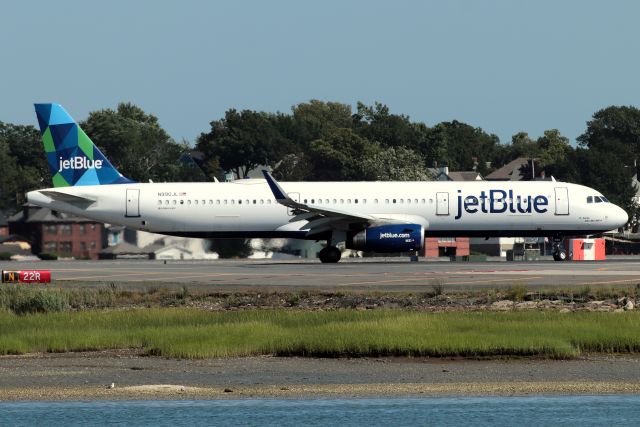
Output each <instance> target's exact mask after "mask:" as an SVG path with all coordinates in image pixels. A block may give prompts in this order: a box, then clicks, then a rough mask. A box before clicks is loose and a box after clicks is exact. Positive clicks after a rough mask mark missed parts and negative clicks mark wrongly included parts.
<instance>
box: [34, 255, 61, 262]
mask: <svg viewBox="0 0 640 427" xmlns="http://www.w3.org/2000/svg"><path fill="white" fill-rule="evenodd" d="M38 258H40V259H41V260H43V261H56V260H57V259H58V255H57V254H48V253H41V254H38Z"/></svg>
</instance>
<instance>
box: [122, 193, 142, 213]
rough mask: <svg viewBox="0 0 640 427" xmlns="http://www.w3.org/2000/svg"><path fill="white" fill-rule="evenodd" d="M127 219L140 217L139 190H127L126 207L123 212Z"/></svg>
mask: <svg viewBox="0 0 640 427" xmlns="http://www.w3.org/2000/svg"><path fill="white" fill-rule="evenodd" d="M125 216H127V217H138V216H140V190H137V189H131V188H129V189H127V207H126V211H125Z"/></svg>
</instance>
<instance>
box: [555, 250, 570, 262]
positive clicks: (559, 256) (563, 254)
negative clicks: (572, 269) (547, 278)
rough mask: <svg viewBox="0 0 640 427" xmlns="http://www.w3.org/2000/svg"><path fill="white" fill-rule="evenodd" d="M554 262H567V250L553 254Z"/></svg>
mask: <svg viewBox="0 0 640 427" xmlns="http://www.w3.org/2000/svg"><path fill="white" fill-rule="evenodd" d="M553 260H554V261H566V260H567V252H566V251H565V250H562V249H559V250H557V251H556V252H554V253H553Z"/></svg>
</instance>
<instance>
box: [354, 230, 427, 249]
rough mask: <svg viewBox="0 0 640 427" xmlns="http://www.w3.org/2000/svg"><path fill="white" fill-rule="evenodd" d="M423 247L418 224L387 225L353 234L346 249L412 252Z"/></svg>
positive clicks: (421, 231)
mask: <svg viewBox="0 0 640 427" xmlns="http://www.w3.org/2000/svg"><path fill="white" fill-rule="evenodd" d="M423 246H424V228H423V227H422V226H421V225H419V224H387V225H379V226H374V227H369V228H367V229H365V230H362V231H360V232H358V233H357V234H355V235H354V236H353V237H352V238H351V239H350V241H349V242H347V247H348V248H349V249H356V250H359V251H365V252H382V253H391V252H412V251H418V250H420V249H422V247H423Z"/></svg>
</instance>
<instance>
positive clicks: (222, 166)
mask: <svg viewBox="0 0 640 427" xmlns="http://www.w3.org/2000/svg"><path fill="white" fill-rule="evenodd" d="M278 116H279V115H275V114H268V113H264V112H258V111H251V110H243V111H241V112H238V111H236V110H234V109H231V110H228V111H227V112H226V113H225V117H224V119H221V120H215V121H212V122H211V131H210V132H209V133H202V134H200V137H199V138H198V142H197V144H196V149H197V150H199V151H201V152H202V153H203V154H204V156H205V159H206V160H205V163H204V169H205V172H206V173H207V174H208V175H209V176H210V177H213V176H216V175H217V174H219V173H220V171H233V172H235V174H236V176H237V177H238V178H244V177H246V176H247V174H248V173H249V171H251V170H252V169H254V168H255V167H256V166H258V165H270V166H273V165H275V163H276V162H277V161H278V160H280V158H281V157H282V156H283V155H284V154H285V153H287V152H288V151H290V150H291V147H292V144H291V141H289V140H288V139H287V138H285V137H283V136H282V134H281V133H280V131H279V130H278V127H277V124H278V123H280V118H279V117H278Z"/></svg>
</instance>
